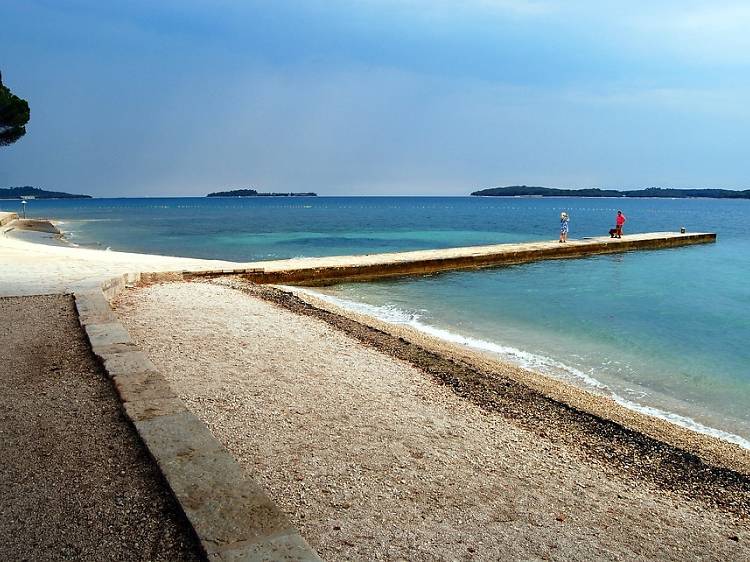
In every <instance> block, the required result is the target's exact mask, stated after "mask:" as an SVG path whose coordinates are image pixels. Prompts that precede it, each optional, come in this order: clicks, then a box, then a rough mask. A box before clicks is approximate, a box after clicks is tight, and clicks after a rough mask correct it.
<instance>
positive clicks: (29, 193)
mask: <svg viewBox="0 0 750 562" xmlns="http://www.w3.org/2000/svg"><path fill="white" fill-rule="evenodd" d="M0 199H91V195H76V194H74V193H64V192H62V191H47V190H46V189H39V188H38V187H31V186H30V185H26V186H24V187H0Z"/></svg>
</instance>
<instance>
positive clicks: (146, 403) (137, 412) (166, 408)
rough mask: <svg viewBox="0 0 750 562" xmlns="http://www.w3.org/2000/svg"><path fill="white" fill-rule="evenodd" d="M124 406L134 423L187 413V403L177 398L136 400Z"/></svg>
mask: <svg viewBox="0 0 750 562" xmlns="http://www.w3.org/2000/svg"><path fill="white" fill-rule="evenodd" d="M123 405H124V407H125V413H126V414H127V415H128V417H129V418H130V420H131V421H132V422H133V423H136V422H144V421H149V420H154V419H156V418H160V417H164V416H174V415H179V414H185V413H187V408H186V407H185V403H184V402H183V401H182V400H180V399H179V398H177V397H171V398H148V399H142V400H134V401H132V402H125V403H124V404H123Z"/></svg>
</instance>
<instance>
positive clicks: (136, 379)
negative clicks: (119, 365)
mask: <svg viewBox="0 0 750 562" xmlns="http://www.w3.org/2000/svg"><path fill="white" fill-rule="evenodd" d="M113 380H114V383H115V388H116V389H117V392H118V393H119V395H120V399H121V400H122V401H123V402H138V401H141V400H155V399H164V398H177V396H176V395H175V393H174V391H173V390H172V387H170V386H169V383H168V382H167V381H166V380H165V379H164V377H163V376H161V374H160V373H157V372H156V371H145V372H142V373H134V374H132V375H118V376H116V377H113Z"/></svg>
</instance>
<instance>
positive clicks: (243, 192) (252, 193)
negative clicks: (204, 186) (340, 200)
mask: <svg viewBox="0 0 750 562" xmlns="http://www.w3.org/2000/svg"><path fill="white" fill-rule="evenodd" d="M317 196H318V194H317V193H313V192H312V191H308V192H301V193H260V192H258V191H256V190H255V189H233V190H231V191H215V192H213V193H209V194H208V195H206V197H317Z"/></svg>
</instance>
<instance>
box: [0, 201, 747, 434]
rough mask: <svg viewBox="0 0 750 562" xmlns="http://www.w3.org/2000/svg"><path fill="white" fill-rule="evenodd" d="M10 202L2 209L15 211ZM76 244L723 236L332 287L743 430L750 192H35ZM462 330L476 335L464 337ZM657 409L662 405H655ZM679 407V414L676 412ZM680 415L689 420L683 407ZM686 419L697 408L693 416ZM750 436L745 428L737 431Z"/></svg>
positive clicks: (431, 244)
mask: <svg viewBox="0 0 750 562" xmlns="http://www.w3.org/2000/svg"><path fill="white" fill-rule="evenodd" d="M12 205H13V204H7V203H6V202H3V203H2V204H0V207H1V208H3V209H5V210H15V209H14V208H12ZM28 206H29V215H30V216H47V217H54V218H61V219H64V221H65V224H63V226H62V228H63V229H64V230H67V231H69V232H71V234H70V238H71V240H72V241H74V242H76V243H79V244H82V245H87V246H97V245H98V246H101V247H111V248H112V249H115V250H126V251H140V252H148V253H160V254H173V255H183V256H191V257H201V258H219V259H228V260H238V261H248V260H259V259H278V258H285V257H295V256H314V255H320V256H323V255H337V254H351V253H373V252H385V251H395V250H410V249H420V248H440V247H450V246H465V245H474V244H487V243H501V242H516V241H524V240H539V239H550V238H556V237H557V228H558V217H559V213H560V211H562V210H566V211H568V213H569V214H570V216H571V222H570V230H571V231H570V237H571V238H578V237H582V236H592V235H601V234H603V233H606V232H607V230H608V229H609V228H610V227H611V226H612V223H613V221H614V215H615V212H616V210H617V209H618V208H622V209H623V211H624V212H625V214H626V216H628V219H629V220H628V223H627V224H626V233H627V232H628V231H631V232H649V231H663V230H672V231H674V230H678V229H679V227H680V226H685V227H687V229H688V230H689V231H711V232H717V233H718V236H719V237H718V242H717V243H716V244H709V245H703V246H695V247H688V248H679V249H671V250H661V251H653V252H633V253H627V254H620V255H610V256H598V257H592V258H587V259H579V260H566V261H548V262H537V263H532V264H525V265H519V266H513V267H504V268H497V269H491V270H482V271H472V272H453V273H446V274H440V275H434V276H429V277H421V278H409V279H400V280H391V281H382V282H377V283H361V284H351V285H340V286H336V287H333V288H329V289H327V290H326V291H325V292H326V293H327V294H328V295H329V296H332V297H335V298H337V299H344V300H345V301H347V302H348V303H349V305H350V306H356V307H360V308H362V307H364V308H367V309H368V311H369V312H370V313H373V314H377V315H379V316H381V317H385V318H389V319H390V320H392V321H398V322H410V323H412V324H413V325H415V326H416V327H418V328H420V329H423V330H426V331H433V332H435V333H437V334H438V335H442V336H443V337H446V338H454V339H455V338H458V339H459V340H461V338H464V340H461V341H465V343H468V344H471V345H475V346H477V347H480V348H483V349H485V350H487V351H490V352H494V353H500V354H501V355H503V356H504V357H505V358H507V359H510V360H513V361H515V362H517V363H520V364H523V365H527V366H531V367H533V368H536V369H538V370H541V371H544V372H546V373H548V374H550V375H553V376H557V377H561V378H565V379H567V380H572V381H574V382H576V383H577V384H581V385H583V386H588V387H590V388H593V389H596V390H597V391H599V392H604V393H608V394H611V395H613V396H616V397H618V399H620V400H622V401H627V402H628V404H629V405H631V406H634V407H643V408H656V409H658V410H659V411H661V412H662V415H665V416H666V417H668V415H667V413H671V414H673V415H677V416H682V418H675V420H676V421H678V422H680V423H683V424H687V425H690V424H691V423H692V422H691V421H690V420H694V422H696V423H699V424H703V425H705V426H710V427H712V428H716V429H719V430H723V431H725V432H730V433H732V434H736V435H738V436H740V438H743V439H750V409H749V408H748V405H750V348H748V346H747V344H746V342H748V341H750V286H749V285H748V283H747V277H748V273H749V272H750V243H748V241H747V239H746V233H745V224H744V223H745V221H746V216H747V215H748V212H750V201H742V200H734V201H726V200H697V199H693V200H686V199H678V200H665V199H659V200H648V199H628V200H623V199H566V198H554V199H491V198H394V197H384V198H322V197H321V198H299V199H297V198H294V199H292V198H279V199H276V198H274V199H267V198H263V199H205V198H178V199H120V200H116V199H95V200H85V201H55V202H52V201H49V202H45V201H32V202H30V203H29V205H28ZM466 338H469V340H466ZM652 413H653V412H652ZM673 417H674V416H673ZM683 418H685V419H683ZM688 418H689V419H688ZM735 441H738V442H742V443H743V444H745V445H750V444H748V443H747V442H746V441H742V439H735Z"/></svg>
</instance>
